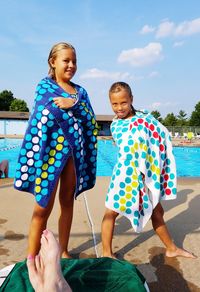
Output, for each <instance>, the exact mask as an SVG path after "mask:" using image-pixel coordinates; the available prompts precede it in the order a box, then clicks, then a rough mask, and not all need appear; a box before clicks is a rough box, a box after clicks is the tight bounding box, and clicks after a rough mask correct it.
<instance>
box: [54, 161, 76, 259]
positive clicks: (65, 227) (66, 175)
mask: <svg viewBox="0 0 200 292" xmlns="http://www.w3.org/2000/svg"><path fill="white" fill-rule="evenodd" d="M75 187H76V176H75V169H74V161H73V158H72V157H70V158H69V160H68V162H67V164H66V166H65V167H64V169H63V171H62V174H61V179H60V191H59V200H60V210H61V212H60V218H59V224H58V229H59V243H60V247H61V256H62V258H71V256H70V255H69V252H68V243H69V235H70V230H71V225H72V218H73V207H74V192H75Z"/></svg>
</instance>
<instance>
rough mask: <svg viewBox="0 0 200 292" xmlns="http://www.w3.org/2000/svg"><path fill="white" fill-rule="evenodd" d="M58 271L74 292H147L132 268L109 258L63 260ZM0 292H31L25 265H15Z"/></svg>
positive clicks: (141, 279)
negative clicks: (60, 269)
mask: <svg viewBox="0 0 200 292" xmlns="http://www.w3.org/2000/svg"><path fill="white" fill-rule="evenodd" d="M61 267H62V272H63V275H64V277H65V279H66V280H67V282H68V283H69V285H70V287H71V289H72V290H73V291H74V292H76V291H78V292H83V291H84V292H86V291H87V292H90V291H93V292H94V291H95V292H102V291H107V292H108V291H109V292H111V291H117V292H124V291H126V292H129V291H134V292H137V291H146V289H145V288H144V282H145V279H144V277H143V276H142V274H141V273H140V272H139V271H138V270H137V268H136V267H135V266H134V265H132V264H130V263H128V262H126V261H120V260H113V259H110V258H87V259H62V260H61ZM0 291H2V292H11V291H12V292H15V291H16V292H19V291H20V292H23V291H25V292H33V291H34V290H33V288H32V286H31V284H30V281H29V277H28V271H27V266H26V261H23V262H19V263H17V264H16V265H15V267H14V269H13V270H12V272H11V273H10V274H9V275H8V277H7V279H6V281H5V282H4V283H3V286H2V287H1V288H0Z"/></svg>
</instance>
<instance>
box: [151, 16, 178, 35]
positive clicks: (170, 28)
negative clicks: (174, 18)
mask: <svg viewBox="0 0 200 292" xmlns="http://www.w3.org/2000/svg"><path fill="white" fill-rule="evenodd" d="M174 28H175V25H174V23H173V22H170V21H168V20H167V21H164V22H162V23H161V24H160V25H159V26H158V29H157V31H156V37H157V38H162V37H167V36H169V35H171V34H173V32H174Z"/></svg>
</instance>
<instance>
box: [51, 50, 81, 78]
mask: <svg viewBox="0 0 200 292" xmlns="http://www.w3.org/2000/svg"><path fill="white" fill-rule="evenodd" d="M51 66H52V67H53V68H54V70H55V78H56V81H57V82H68V81H70V79H72V77H73V76H74V74H75V73H76V69H77V65H76V53H75V52H74V50H73V49H70V48H69V49H62V50H60V51H58V52H57V55H56V58H55V59H54V60H52V61H51Z"/></svg>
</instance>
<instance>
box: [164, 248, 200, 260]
mask: <svg viewBox="0 0 200 292" xmlns="http://www.w3.org/2000/svg"><path fill="white" fill-rule="evenodd" d="M165 255H166V256H167V257H170V258H172V257H184V258H190V259H196V258H197V256H195V255H194V254H193V253H190V252H189V251H187V250H185V249H182V248H178V247H177V248H176V249H174V250H170V249H167V250H166V253H165Z"/></svg>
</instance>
